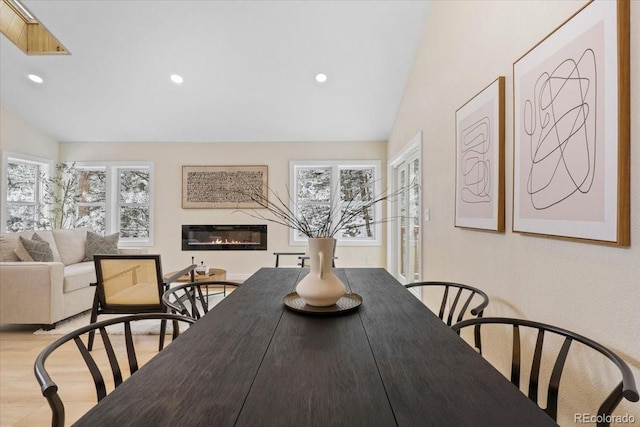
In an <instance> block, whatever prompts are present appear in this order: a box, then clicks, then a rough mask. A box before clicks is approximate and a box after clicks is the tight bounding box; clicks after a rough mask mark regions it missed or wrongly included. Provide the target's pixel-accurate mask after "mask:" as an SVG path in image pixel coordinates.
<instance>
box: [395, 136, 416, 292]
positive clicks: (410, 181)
mask: <svg viewBox="0 0 640 427" xmlns="http://www.w3.org/2000/svg"><path fill="white" fill-rule="evenodd" d="M416 145H417V146H416ZM420 171H421V168H420V144H419V141H418V143H417V144H412V145H411V146H410V147H409V149H408V150H406V151H405V153H404V154H403V155H402V156H401V157H400V158H398V159H397V160H395V161H394V162H392V163H390V172H391V174H392V176H391V179H392V182H393V187H394V188H393V189H394V191H398V190H400V189H402V191H401V192H400V194H399V196H398V198H397V200H395V201H393V202H392V204H391V212H393V216H394V218H395V221H393V222H392V223H391V224H392V226H390V228H389V231H390V257H389V261H390V263H389V267H390V272H391V273H392V274H393V275H394V276H395V277H396V279H398V280H399V281H400V283H402V284H406V283H411V282H415V281H419V280H420V278H421V277H422V271H421V265H422V262H421V259H422V251H421V247H422V245H421V242H422V230H421V200H420V198H421V196H420V195H421V189H420Z"/></svg>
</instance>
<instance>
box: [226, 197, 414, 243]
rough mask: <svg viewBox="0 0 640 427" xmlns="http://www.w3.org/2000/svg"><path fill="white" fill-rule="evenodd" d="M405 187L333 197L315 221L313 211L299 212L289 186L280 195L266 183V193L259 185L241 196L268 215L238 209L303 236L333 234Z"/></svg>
mask: <svg viewBox="0 0 640 427" xmlns="http://www.w3.org/2000/svg"><path fill="white" fill-rule="evenodd" d="M404 190H405V189H404V188H401V189H398V190H396V191H393V192H382V193H381V194H376V195H373V196H372V197H370V198H369V199H368V200H355V199H353V198H352V199H348V200H344V199H343V200H340V201H337V200H334V203H331V208H330V209H329V211H328V213H327V214H326V215H325V216H324V218H323V220H322V221H320V222H318V221H317V220H316V221H313V219H314V218H315V219H317V212H316V214H315V215H311V214H308V215H305V214H303V213H302V212H303V210H302V209H300V207H299V206H297V205H296V202H295V199H294V198H293V197H292V195H291V191H290V189H289V187H288V186H287V197H286V198H283V197H281V196H280V195H279V194H278V193H277V192H275V191H274V190H273V189H271V188H270V187H267V192H266V196H265V193H264V192H263V191H262V189H255V190H253V191H251V190H248V191H243V196H246V197H249V198H250V199H251V200H252V201H254V202H255V203H257V204H259V205H260V206H261V207H262V208H264V209H266V210H267V211H268V212H269V213H270V214H271V215H267V214H265V213H263V212H260V211H258V210H256V209H252V210H241V211H239V212H243V213H245V214H247V215H249V216H251V217H253V218H257V219H261V220H264V221H269V222H273V223H276V224H280V225H284V226H285V227H288V228H291V229H293V230H296V231H299V232H300V233H301V234H302V235H304V236H306V237H310V238H314V237H334V236H335V235H336V234H337V233H338V232H339V231H341V230H344V229H346V228H347V227H352V224H353V222H354V220H355V219H356V218H358V217H365V218H367V217H368V216H369V215H368V212H369V209H370V208H372V207H374V206H375V205H376V204H378V203H380V202H383V201H390V200H392V199H394V198H395V197H397V196H398V195H399V194H400V193H402V192H403V191H404ZM333 194H335V195H338V194H339V192H338V191H334V192H333ZM337 197H339V196H337ZM311 213H314V212H311ZM390 219H391V218H390V217H386V218H382V219H379V220H375V219H369V220H368V222H367V225H372V224H380V223H384V222H387V221H389V220H390Z"/></svg>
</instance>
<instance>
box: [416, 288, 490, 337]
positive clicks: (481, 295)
mask: <svg viewBox="0 0 640 427" xmlns="http://www.w3.org/2000/svg"><path fill="white" fill-rule="evenodd" d="M404 287H405V288H407V289H410V288H417V287H419V288H421V289H425V290H428V291H434V294H435V293H436V290H439V291H440V292H441V293H442V299H441V300H440V309H439V311H438V317H439V318H440V320H442V321H443V322H445V323H446V324H447V326H451V325H453V324H455V323H457V322H460V321H462V320H464V318H465V317H469V315H471V316H476V317H482V315H483V313H484V309H485V308H487V306H488V305H489V296H488V295H487V294H486V293H485V292H484V291H482V290H480V289H478V288H474V287H473V286H469V285H465V284H462V283H453V282H437V281H429V282H414V283H409V284H406V285H404ZM450 292H451V294H454V293H455V296H453V295H452V297H453V300H450V298H449V293H450ZM474 300H475V301H476V302H474V307H472V308H471V309H470V310H469V307H470V306H471V302H472V301H474ZM458 304H460V305H458ZM475 304H478V305H475ZM474 338H475V345H476V348H478V349H479V350H481V349H482V340H481V337H480V328H477V329H476V331H475V333H474Z"/></svg>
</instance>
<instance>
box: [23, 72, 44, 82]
mask: <svg viewBox="0 0 640 427" xmlns="http://www.w3.org/2000/svg"><path fill="white" fill-rule="evenodd" d="M27 78H29V80H31V81H32V82H34V83H43V82H44V80H43V79H42V77H40V76H38V75H36V74H29V75H28V76H27Z"/></svg>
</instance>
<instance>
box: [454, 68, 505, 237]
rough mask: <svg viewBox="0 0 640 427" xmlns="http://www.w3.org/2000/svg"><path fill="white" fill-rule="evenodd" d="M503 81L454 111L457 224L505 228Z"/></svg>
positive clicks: (495, 228)
mask: <svg viewBox="0 0 640 427" xmlns="http://www.w3.org/2000/svg"><path fill="white" fill-rule="evenodd" d="M504 81H505V78H504V77H503V76H500V77H498V78H497V79H496V80H495V81H494V82H493V83H491V84H490V85H489V86H487V87H486V88H484V89H483V90H482V91H481V92H480V93H478V94H477V95H475V96H474V97H473V98H472V99H471V100H469V101H468V102H467V103H466V104H464V105H463V106H462V107H460V108H459V109H458V110H457V111H456V203H455V212H456V213H455V226H456V227H465V228H477V229H482V230H489V231H504Z"/></svg>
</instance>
